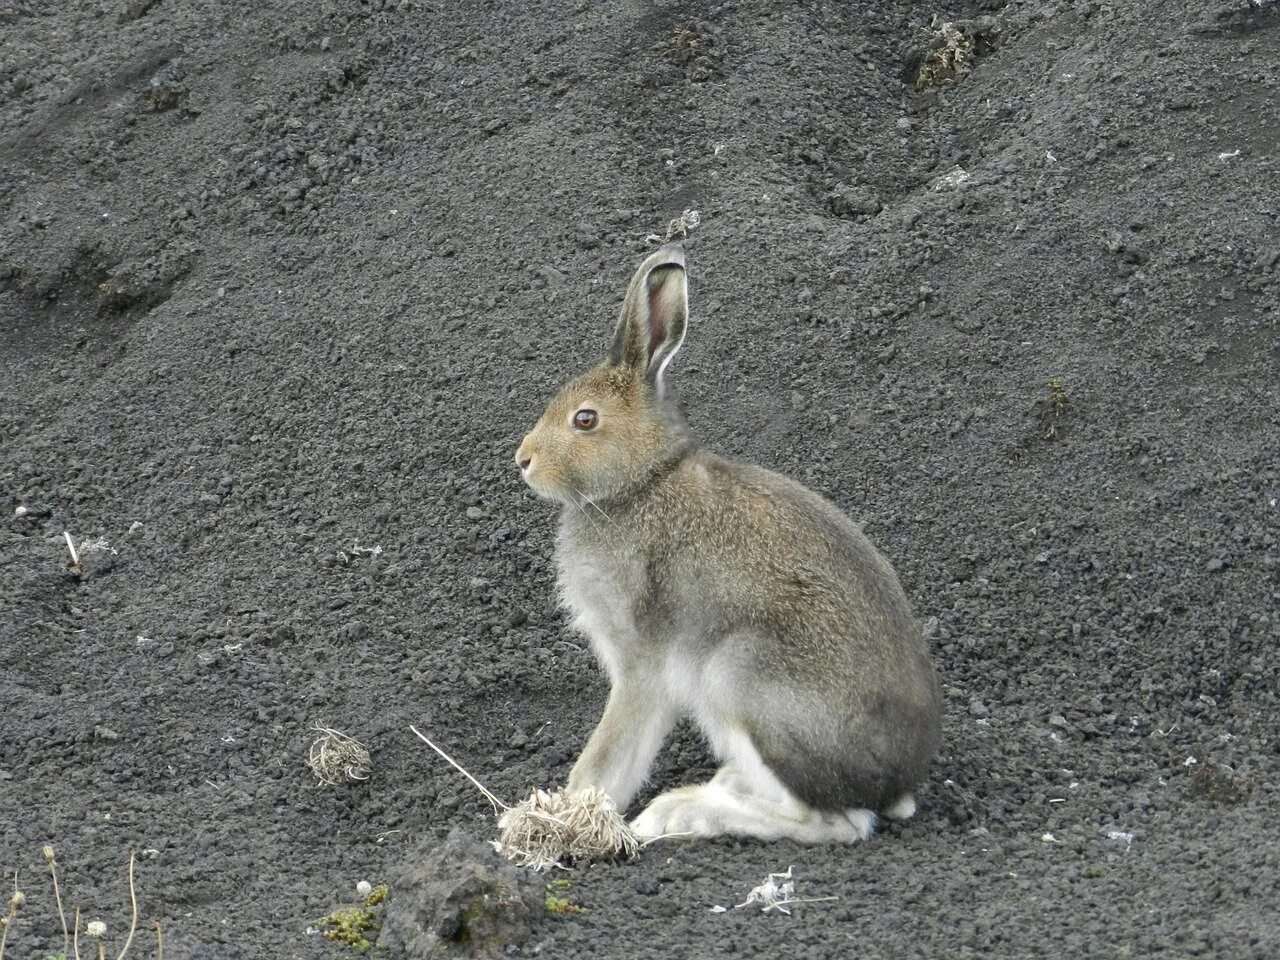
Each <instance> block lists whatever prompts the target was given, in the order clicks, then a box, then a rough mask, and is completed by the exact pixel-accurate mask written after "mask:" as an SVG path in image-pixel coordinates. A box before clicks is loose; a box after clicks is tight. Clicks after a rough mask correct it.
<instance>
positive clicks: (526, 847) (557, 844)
mask: <svg viewBox="0 0 1280 960" xmlns="http://www.w3.org/2000/svg"><path fill="white" fill-rule="evenodd" d="M409 729H410V730H412V731H413V733H414V735H415V736H417V737H418V739H420V740H421V741H422V742H423V743H425V744H426V745H427V746H429V747H430V748H431V749H432V750H434V751H435V752H436V753H438V754H439V755H440V756H441V757H442V758H443V759H444V760H445V761H446V762H447V763H449V765H450V766H452V767H453V768H454V769H455V770H457V771H458V772H459V773H461V774H462V775H463V776H464V777H466V778H467V779H468V780H470V781H471V783H472V784H473V785H474V786H475V787H476V788H477V789H478V790H479V791H480V792H481V794H483V795H484V798H485V799H486V800H488V801H489V803H490V804H491V805H492V806H493V812H494V814H496V815H497V817H498V828H499V830H500V833H499V836H498V839H497V840H494V841H493V847H494V849H495V850H497V851H498V852H499V853H501V854H502V855H503V856H504V857H506V858H507V859H508V860H511V861H513V862H515V863H516V864H517V865H518V866H521V867H530V868H531V869H533V870H539V871H541V870H550V869H551V868H552V867H559V868H561V869H564V868H566V867H567V866H568V865H569V864H571V863H574V862H577V861H591V860H616V859H618V858H631V857H634V856H635V855H636V854H637V853H638V852H639V850H640V847H641V843H640V839H639V838H638V837H637V836H636V834H635V831H634V830H632V829H631V825H630V824H629V823H627V821H626V820H624V819H623V818H622V815H621V814H620V813H619V812H618V809H617V807H616V806H614V803H613V801H612V800H611V799H610V798H609V796H608V795H607V794H605V793H604V791H602V790H598V789H596V788H594V787H592V788H588V789H586V790H582V791H578V792H575V793H568V792H566V791H563V790H550V791H548V790H534V791H533V792H532V793H530V794H529V797H528V798H527V799H525V800H522V801H521V802H520V803H517V804H515V805H514V806H509V805H508V804H506V803H503V802H502V801H501V800H500V799H498V797H496V796H495V795H494V794H493V793H492V792H491V791H490V790H489V789H488V788H487V787H485V786H484V785H483V784H482V783H480V781H479V780H477V779H476V778H475V777H473V776H472V775H471V774H470V773H469V772H468V771H467V770H465V769H464V768H463V767H462V766H461V765H460V764H459V763H458V762H457V761H456V760H454V759H453V758H452V757H451V756H449V755H448V754H447V753H445V752H444V751H443V750H441V749H440V748H439V747H438V746H436V745H435V744H434V743H432V742H431V741H430V740H428V739H427V738H426V737H425V736H423V735H422V733H420V732H419V731H418V729H417V728H416V727H410V728H409Z"/></svg>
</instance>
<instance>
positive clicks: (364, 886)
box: [356, 880, 373, 900]
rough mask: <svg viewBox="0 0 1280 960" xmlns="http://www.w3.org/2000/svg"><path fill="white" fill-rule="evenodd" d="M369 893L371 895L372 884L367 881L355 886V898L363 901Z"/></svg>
mask: <svg viewBox="0 0 1280 960" xmlns="http://www.w3.org/2000/svg"><path fill="white" fill-rule="evenodd" d="M371 893H373V884H372V883H370V882H369V881H368V880H361V881H360V882H359V883H357V884H356V896H358V897H359V898H360V899H361V900H363V899H364V898H365V897H367V896H368V895H369V894H371Z"/></svg>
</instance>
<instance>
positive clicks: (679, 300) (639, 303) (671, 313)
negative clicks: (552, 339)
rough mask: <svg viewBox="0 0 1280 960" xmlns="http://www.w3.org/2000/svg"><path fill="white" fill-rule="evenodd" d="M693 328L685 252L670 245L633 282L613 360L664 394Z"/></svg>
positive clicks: (611, 355) (642, 267) (616, 336)
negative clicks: (688, 331) (668, 369)
mask: <svg viewBox="0 0 1280 960" xmlns="http://www.w3.org/2000/svg"><path fill="white" fill-rule="evenodd" d="M688 325H689V285H688V283H687V282H686V280H685V272H684V250H683V249H681V247H680V245H679V244H670V245H668V246H665V247H662V248H661V249H659V250H658V251H657V252H656V253H654V254H653V255H652V256H650V257H649V258H648V259H647V260H645V262H644V263H642V264H640V269H639V270H637V271H636V275H635V276H634V277H632V278H631V286H629V287H628V288H627V298H626V300H624V301H623V303H622V315H621V316H620V317H619V318H618V329H617V330H616V331H615V332H614V335H613V347H612V348H611V349H610V351H609V362H610V363H612V364H615V365H616V366H621V367H630V368H631V369H633V370H635V371H637V372H638V373H640V374H642V375H643V376H644V378H645V379H646V380H648V381H649V383H651V384H652V385H653V387H654V390H655V391H656V392H657V394H658V396H662V393H663V384H662V375H663V373H664V371H665V370H666V367H667V364H668V363H670V362H671V358H672V357H674V356H675V355H676V351H677V350H679V349H680V344H681V343H683V342H684V332H685V328H686V327H687V326H688Z"/></svg>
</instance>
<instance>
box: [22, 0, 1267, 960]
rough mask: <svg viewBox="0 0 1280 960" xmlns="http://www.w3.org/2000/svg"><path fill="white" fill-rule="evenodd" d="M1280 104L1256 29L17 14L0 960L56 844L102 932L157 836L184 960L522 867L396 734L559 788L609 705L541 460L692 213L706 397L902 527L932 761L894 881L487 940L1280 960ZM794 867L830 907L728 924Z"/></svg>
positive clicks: (719, 414)
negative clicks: (941, 714) (490, 853)
mask: <svg viewBox="0 0 1280 960" xmlns="http://www.w3.org/2000/svg"><path fill="white" fill-rule="evenodd" d="M935 15H937V16H938V17H939V20H938V21H937V22H935V21H934V17H935ZM944 22H945V23H951V24H954V25H953V26H952V27H950V28H945V29H944V27H943V23H944ZM1278 67H1280V5H1277V4H1276V3H1275V2H1272V0H1262V2H1259V0H1199V2H1193V3H1174V2H1168V0H1142V2H1139V0H1082V2H1066V0H1044V2H1011V3H1007V4H1006V3H1002V2H1000V0H984V2H978V3H961V2H953V3H949V4H948V5H946V6H941V7H935V6H931V5H929V4H922V3H908V2H905V0H874V2H873V0H850V2H847V3H834V2H832V3H821V2H817V0H800V2H797V3H792V4H786V5H781V4H776V3H769V2H765V0H725V2H720V3H675V2H646V3H632V2H621V0H601V2H589V0H579V2H577V3H576V4H573V5H569V4H560V3H546V2H537V0H535V2H530V3H521V4H513V3H506V2H502V0H489V2H472V0H464V2H460V3H446V2H443V0H433V2H421V0H411V2H401V3H394V2H384V0H365V2H357V0H321V2H318V3H317V2H313V0H264V2H262V3H257V4H241V3H229V2H225V0H224V2H200V3H196V2H192V0H123V2H101V3H89V2H80V0H63V2H58V3H44V2H36V0H0V508H2V510H3V514H4V517H3V518H2V519H0V703H3V711H2V716H3V720H2V722H0V868H3V869H4V870H5V871H6V873H5V876H4V879H3V887H4V888H5V889H6V890H7V889H9V887H10V885H11V880H10V877H11V875H12V871H15V870H16V871H18V877H19V883H20V886H21V887H22V888H23V890H24V892H25V893H26V895H27V903H26V905H25V906H24V907H23V909H22V911H21V913H20V915H19V917H18V919H17V920H16V921H15V923H14V925H13V928H12V931H11V934H10V937H9V945H10V946H9V951H10V953H9V955H10V956H15V957H43V956H45V954H46V953H50V952H56V951H57V950H60V949H61V940H62V937H61V932H60V927H59V925H58V923H57V921H56V912H55V911H54V908H53V904H52V897H51V892H50V891H49V890H48V884H47V883H46V881H45V878H44V876H43V874H42V871H43V869H44V864H43V863H42V861H41V853H40V851H41V847H42V845H43V844H46V843H50V844H53V845H54V846H55V847H56V849H57V851H58V857H59V864H60V869H61V871H62V877H61V879H62V882H63V889H64V892H66V894H67V897H68V903H69V904H70V903H80V904H82V905H83V906H84V908H85V911H86V913H85V916H86V918H87V919H88V918H96V919H102V920H103V921H104V922H106V923H107V926H108V931H107V939H108V941H109V943H110V945H111V950H112V951H115V950H118V947H119V945H120V943H121V940H122V936H123V934H124V932H125V927H126V925H127V919H128V913H127V892H126V889H125V882H124V871H125V864H126V862H127V859H128V851H129V850H131V849H133V850H137V851H138V857H139V859H138V867H137V888H138V895H139V900H140V909H141V923H142V924H143V925H144V931H143V932H146V931H149V930H150V927H151V924H153V923H154V922H155V921H157V920H159V921H162V922H163V923H164V925H165V930H166V937H165V956H166V957H171V958H181V957H191V958H195V957H200V958H239V957H247V958H252V957H274V958H286V957H330V958H332V957H340V956H344V955H346V951H347V948H346V947H343V946H341V945H338V944H335V943H332V942H330V941H328V940H326V939H324V938H323V937H322V936H321V935H320V934H319V933H316V932H315V931H316V930H317V929H319V928H320V927H321V924H320V923H319V922H318V921H319V919H320V918H321V917H322V916H323V915H325V914H327V913H328V912H329V911H331V910H332V909H333V908H334V907H335V906H337V905H340V904H343V903H349V902H352V901H354V900H355V899H356V891H355V885H356V883H357V881H359V880H362V879H366V880H368V881H370V882H371V883H373V884H377V883H378V882H380V881H383V880H392V881H393V884H392V887H393V889H392V898H393V900H392V902H393V903H394V897H395V893H396V890H395V882H394V881H395V879H396V878H398V877H399V878H409V877H410V876H411V875H412V863H413V862H419V861H421V859H422V858H423V857H428V856H431V855H432V850H433V849H434V847H433V845H434V844H435V843H436V842H437V841H438V840H440V839H441V838H443V837H444V836H445V835H446V834H447V833H448V832H449V831H450V830H451V829H458V830H459V831H460V834H459V836H470V837H473V838H475V839H484V838H487V837H489V836H491V835H492V834H493V832H494V828H493V824H492V819H491V814H490V811H489V808H488V806H487V805H486V804H485V802H484V800H483V799H482V798H481V797H480V796H479V795H478V794H476V793H475V792H474V791H473V790H472V789H471V788H470V786H469V785H468V784H467V783H466V782H465V781H463V780H461V778H460V777H459V776H458V775H457V774H455V773H454V772H453V771H452V770H451V769H449V768H448V767H447V766H446V765H445V764H443V763H441V762H440V761H439V760H438V759H437V758H436V757H435V756H434V755H433V754H431V753H430V751H429V750H427V749H426V748H425V746H424V745H423V744H422V743H421V742H420V741H418V740H416V739H415V738H414V737H413V736H412V735H411V734H410V733H409V731H408V725H409V724H410V723H413V724H415V725H416V726H418V727H419V728H420V729H423V730H426V731H430V732H431V733H432V735H433V736H434V738H435V739H436V740H437V741H438V742H440V743H441V744H442V745H444V746H446V748H447V749H449V750H450V751H451V752H452V753H453V754H454V756H456V757H457V758H458V759H459V760H460V761H462V762H463V763H464V764H465V765H467V766H468V767H469V768H470V769H471V770H473V771H474V772H476V773H477V775H478V776H480V778H481V779H482V780H483V781H484V782H485V783H486V784H487V785H488V786H489V787H490V788H491V789H493V790H494V791H495V792H497V793H498V794H499V795H500V796H503V797H505V798H507V799H508V800H514V799H516V798H518V797H519V796H521V795H522V794H523V793H524V792H525V791H527V790H528V789H530V788H531V787H533V786H546V785H552V784H555V783H558V782H560V781H562V780H563V778H564V776H565V775H566V773H567V771H568V768H569V765H570V764H571V763H572V761H573V759H574V757H575V755H576V751H577V750H578V749H579V747H580V746H581V744H582V743H583V742H584V740H585V737H586V735H587V733H588V732H589V731H590V729H591V727H592V726H593V724H594V722H595V720H596V719H597V716H598V714H599V710H600V707H601V705H602V703H603V698H604V695H605V684H604V681H603V679H602V677H601V675H600V673H599V672H598V670H597V669H596V668H595V666H594V664H593V662H592V659H591V657H590V655H589V653H588V652H587V651H586V650H585V649H584V645H583V643H582V641H581V640H580V639H578V638H576V637H575V636H573V635H572V634H571V633H570V632H569V631H568V629H567V627H566V624H565V622H564V620H563V618H562V616H561V615H560V614H559V613H558V612H557V609H556V606H555V600H554V596H553V593H552V575H551V571H550V567H549V557H550V551H551V534H552V530H553V523H554V518H553V516H552V514H551V512H550V510H549V508H548V507H547V506H546V505H545V504H543V503H540V502H538V501H535V500H534V499H533V498H532V496H531V495H530V494H529V493H528V492H527V491H526V490H525V489H524V488H523V486H522V484H521V483H520V482H519V478H518V476H517V474H516V471H515V470H514V468H513V467H512V466H511V463H510V459H511V454H512V451H513V450H514V447H515V444H516V443H517V441H518V439H519V437H520V436H521V435H522V433H523V432H524V430H525V429H526V428H527V427H528V426H529V425H530V424H531V423H532V421H533V420H534V418H535V417H536V416H537V413H538V412H539V409H540V406H541V404H542V403H543V402H544V401H545V400H546V398H547V397H548V396H549V394H550V393H551V391H552V390H553V389H554V387H555V386H556V385H557V384H558V383H560V382H562V381H563V380H564V379H565V378H566V377H567V376H568V375H569V374H570V373H571V372H574V371H576V370H578V369H580V368H582V367H584V366H587V365H589V364H591V363H593V362H594V361H595V359H596V358H597V357H598V356H600V355H601V353H602V351H603V348H604V346H605V344H606V342H607V339H608V335H609V331H610V327H611V324H612V321H613V317H614V315H615V312H616V309H617V304H618V302H619V299H620V296H621V291H622V288H623V285H624V284H625V282H626V280H627V279H628V278H629V276H630V274H631V272H632V270H633V269H634V267H635V266H636V264H637V262H638V261H639V259H640V258H641V257H642V255H643V253H644V251H645V250H647V249H650V248H651V247H652V244H653V240H652V239H651V236H652V235H658V236H662V235H665V234H666V233H667V228H668V225H669V223H670V221H671V220H672V219H673V218H675V217H678V216H679V215H680V214H681V213H682V212H684V211H686V210H697V211H698V212H699V214H700V219H701V223H700V225H699V226H698V227H697V228H696V229H694V230H692V232H691V233H690V234H689V236H688V238H687V240H686V249H687V251H688V257H689V263H690V270H691V294H692V299H693V319H692V323H691V331H690V335H689V339H688V343H687V346H686V348H685V350H684V351H683V352H682V354H681V356H680V358H679V360H678V361H677V363H676V364H675V365H674V367H673V370H672V376H671V381H672V383H673V385H674V386H675V387H676V388H677V390H678V391H679V393H680V395H681V397H682V400H683V402H684V404H685V406H686V408H687V410H688V413H689V416H690V419H691V421H692V423H693V424H694V427H695V430H696V431H697V433H698V434H699V435H700V436H701V437H702V438H703V439H704V440H705V441H706V442H707V443H708V444H709V445H710V446H712V447H714V448H717V449H719V450H721V451H723V452H726V453H728V454H730V455H733V456H738V457H742V458H746V459H750V460H753V461H756V462H759V463H762V464H764V465H766V466H769V467H772V468H775V469H777V470H780V471H782V472H784V473H786V474H788V475H790V476H792V477H795V478H797V479H799V480H802V481H804V482H805V483H807V484H809V485H811V486H812V487H814V488H815V489H818V490H820V491H821V492H823V493H824V494H826V495H827V496H829V497H831V498H832V499H834V500H835V501H836V502H837V503H839V504H841V505H842V506H843V507H844V508H845V509H847V510H848V511H849V512H850V513H851V514H853V515H855V516H856V517H858V518H860V519H861V520H863V521H865V525H866V529H867V531H868V533H869V534H870V535H871V536H872V538H873V540H874V541H875V542H876V543H877V544H878V545H879V546H880V548H881V549H882V550H883V551H884V552H885V553H886V554H887V555H888V556H889V557H890V558H891V559H892V560H893V562H894V563H895V565H896V566H897V569H898V570H899V572H900V574H901V576H902V578H903V582H904V584H905V585H906V587H907V589H908V591H909V593H910V594H911V596H912V598H913V601H914V603H915V606H916V609H917V612H918V614H919V616H920V618H921V620H922V621H923V622H924V624H925V628H926V631H927V633H928V634H929V637H930V642H931V644H932V648H933V650H934V651H935V653H936V656H937V660H938V663H939V667H940V670H941V673H942V676H943V680H944V685H945V689H946V694H947V713H946V721H945V722H946V741H947V742H946V747H945V751H944V754H943V755H942V756H941V757H940V759H939V761H938V763H937V764H936V766H935V769H934V772H933V775H932V778H931V780H930V782H929V784H928V787H927V789H925V790H924V791H922V794H921V811H920V814H919V816H918V817H917V818H916V819H915V820H913V821H911V822H910V823H909V824H908V825H905V826H889V827H887V828H886V829H884V830H883V831H882V832H880V833H879V834H878V835H877V836H876V837H875V838H874V839H873V840H871V841H870V842H868V843H866V844H865V845H861V846H858V847H854V848H815V849H808V848H803V847H800V846H795V845H791V844H786V843H778V844H771V845H764V844H753V843H741V842H735V841H723V842H713V843H693V844H690V843H680V842H674V841H673V842H669V843H666V844H663V845H661V846H655V847H652V848H650V849H648V850H647V851H645V852H644V854H643V855H642V856H641V857H640V858H639V859H638V860H636V861H634V862H632V863H627V864H623V865H616V866H615V865H597V866H594V867H591V868H589V869H586V870H580V871H577V872H575V873H574V874H573V875H572V876H571V877H570V881H571V888H570V890H569V891H568V892H567V893H566V894H565V899H568V900H570V901H571V902H572V903H575V904H579V905H581V906H582V907H583V908H584V909H583V911H582V912H580V913H575V912H573V911H571V910H570V911H565V912H560V913H550V912H546V911H542V912H539V911H538V910H537V909H536V896H535V897H533V898H532V900H533V901H535V909H534V910H533V915H531V916H529V917H526V918H525V919H526V920H527V924H526V926H527V927H528V931H527V939H525V940H524V941H523V943H521V944H518V945H511V946H508V947H507V948H506V949H507V950H508V952H509V953H510V954H511V955H514V956H533V955H535V954H539V955H542V956H546V957H555V958H577V957H627V958H648V957H654V958H659V957H660V958H664V960H665V958H691V960H692V958H710V957H778V956H806V957H810V956H812V957H822V958H825V957H832V958H836V957H853V956H857V957H862V958H879V957H886V958H887V957H903V956H924V957H941V956H948V957H950V956H956V957H984V958H986V957H1018V958H1022V957H1028V956H1086V955H1088V956H1095V955H1096V956H1102V955H1105V956H1121V957H1123V956H1130V957H1146V956H1161V957H1201V956H1203V957H1214V958H1246V957H1257V958H1262V957H1272V956H1275V955H1276V954H1277V952H1280V916H1278V911H1277V903H1278V902H1280V885H1278V883H1280V882H1278V881H1277V877H1280V831H1277V829H1276V826H1275V815H1274V811H1275V805H1276V803H1277V802H1278V801H1280V791H1278V787H1277V783H1278V780H1280V776H1278V775H1280V755H1278V750H1280V737H1278V736H1277V716H1278V715H1280V702H1278V698H1277V685H1278V683H1280V667H1278V666H1277V663H1278V660H1277V657H1276V645H1277V641H1280V386H1278V383H1280V378H1278V375H1280V69H1278ZM64 531H67V532H69V533H70V534H71V536H72V538H73V542H74V543H75V544H76V545H77V546H78V547H79V553H80V555H81V562H80V565H79V567H78V568H77V569H69V566H68V565H69V554H68V550H67V546H66V543H65V540H64V537H63V532H64ZM318 723H324V724H327V725H331V726H334V727H338V728H340V729H342V730H345V731H347V732H348V733H350V734H352V735H354V736H357V737H358V738H360V739H361V740H362V741H364V742H365V743H367V744H368V745H369V746H370V748H371V750H372V755H373V757H372V759H373V763H372V774H371V776H370V778H369V779H368V780H367V781H365V782H363V783H360V784H356V785H351V786H346V787H341V788H337V789H333V788H326V787H322V786H320V785H318V784H317V783H316V782H315V781H314V779H313V778H312V776H311V773H310V772H309V771H308V769H307V766H306V758H307V750H308V746H309V744H310V742H311V740H312V739H313V737H314V734H313V733H312V732H311V729H310V728H311V727H312V726H313V725H315V724H318ZM711 769H712V766H711V761H710V759H709V758H708V756H707V755H706V753H705V751H704V749H703V747H702V746H701V744H700V743H699V741H698V739H697V737H696V736H695V735H694V734H693V733H692V732H691V731H688V730H682V731H681V732H680V733H679V734H678V736H676V737H675V738H674V739H673V742H672V743H670V744H668V747H667V749H666V750H665V751H664V752H663V754H662V756H661V758H660V761H659V765H658V768H657V770H656V773H655V778H654V781H653V783H652V784H651V787H650V794H648V795H651V794H652V792H653V791H657V790H659V789H662V788H664V787H668V786H671V785H673V784H676V783H680V782H692V781H696V780H697V779H699V778H704V777H706V776H707V775H708V774H709V773H710V771H711ZM642 799H643V798H642ZM452 843H453V845H454V846H457V845H458V844H459V843H461V841H459V840H458V839H457V838H455V840H454V841H452ZM463 846H465V844H463ZM451 849H452V848H451ZM407 863H408V864H409V866H406V864H407ZM788 866H794V876H795V878H796V882H797V885H798V892H799V894H800V895H801V896H811V897H827V896H830V897H837V898H838V899H836V900H832V901H825V902H820V903H811V904H805V905H800V906H797V907H796V908H795V910H794V913H793V915H791V916H789V917H788V916H782V915H777V914H771V915H761V914H760V913H759V912H758V911H755V910H752V909H748V908H744V909H737V910H735V909H730V910H728V911H727V912H724V913H717V912H712V911H711V909H710V908H711V907H712V906H715V905H722V906H729V907H732V905H733V904H735V903H738V902H740V901H742V900H743V899H745V896H746V893H747V891H748V890H750V888H751V887H753V886H755V885H756V884H758V883H760V881H761V880H762V879H763V878H764V876H765V875H766V874H767V873H769V872H771V871H778V870H784V869H786V868H787V867H788ZM493 869H498V868H496V867H494V868H493ZM406 871H408V872H406ZM419 873H421V871H419ZM418 881H421V882H422V883H425V884H426V885H427V886H428V887H429V886H430V878H429V877H428V878H425V879H424V878H423V877H421V876H418V878H417V880H416V881H413V882H418ZM404 882H405V883H408V882H409V880H404ZM512 882H518V883H520V884H524V880H523V879H519V880H518V881H512ZM415 889H417V888H415ZM421 889H425V887H423V888H421ZM521 889H522V890H523V891H524V893H522V894H521V896H525V895H526V894H527V892H528V891H527V884H525V885H524V886H522V887H521ZM525 899H526V900H529V899H530V898H529V897H528V896H525ZM513 903H514V901H513ZM513 909H515V908H514V907H513ZM149 936H150V934H149V933H148V937H149ZM140 937H141V934H140ZM143 939H144V940H145V938H143ZM153 947H154V944H153V943H151V942H150V941H149V940H145V942H142V941H140V949H139V950H138V953H139V954H140V955H143V956H147V955H150V953H149V951H151V950H153ZM415 949H417V948H415ZM112 955H114V953H113V954H112ZM413 955H415V956H417V955H422V954H421V953H414V954H413Z"/></svg>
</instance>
